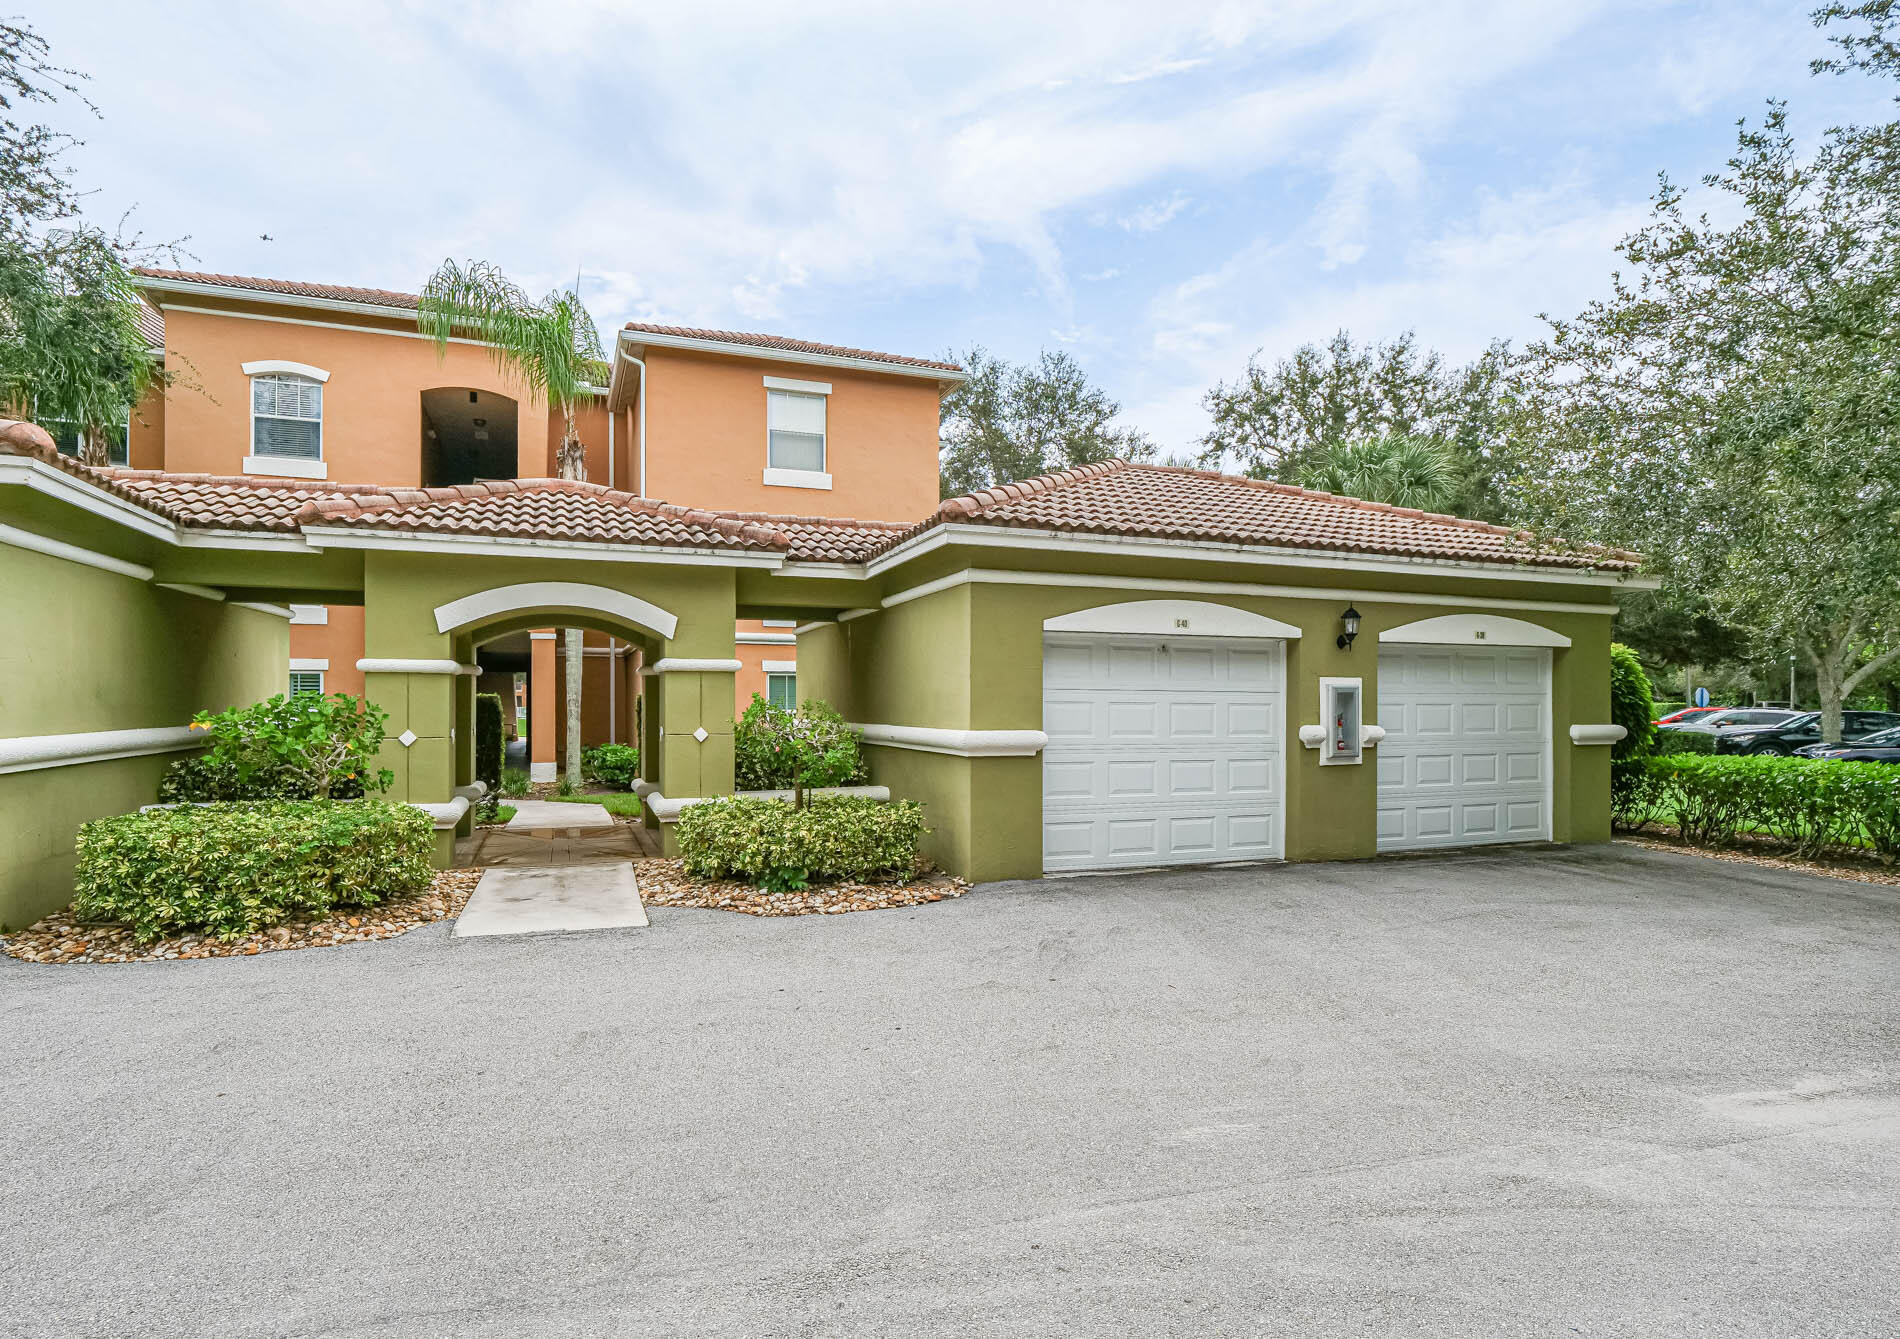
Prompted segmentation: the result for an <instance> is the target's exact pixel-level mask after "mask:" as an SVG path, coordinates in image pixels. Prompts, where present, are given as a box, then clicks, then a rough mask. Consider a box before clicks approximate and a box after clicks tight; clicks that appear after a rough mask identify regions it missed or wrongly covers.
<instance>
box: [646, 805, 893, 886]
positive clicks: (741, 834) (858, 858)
mask: <svg viewBox="0 0 1900 1339" xmlns="http://www.w3.org/2000/svg"><path fill="white" fill-rule="evenodd" d="M923 835H924V807H923V806H922V805H921V804H918V803H917V802H916V801H914V800H903V801H897V802H893V803H889V804H886V803H884V802H882V801H879V800H871V799H866V798H864V797H863V796H857V795H818V796H814V797H812V799H811V800H810V801H809V802H808V803H807V804H806V806H805V807H804V808H803V809H799V808H795V807H794V806H793V805H792V803H791V802H790V801H788V800H759V799H743V798H736V799H730V800H712V801H708V802H706V803H704V804H695V805H690V806H688V807H687V808H686V809H685V810H683V811H682V812H681V813H680V820H679V843H680V853H681V855H682V856H683V857H684V858H685V864H686V872H687V873H688V874H691V875H692V876H693V877H694V878H696V879H748V880H750V881H751V882H753V883H756V884H758V885H759V886H760V887H761V888H764V889H766V890H768V891H771V892H783V891H786V890H789V889H795V888H803V887H804V886H805V885H806V884H807V883H810V882H811V881H813V880H825V879H869V878H874V877H876V876H878V875H891V874H898V875H907V874H909V873H910V871H911V869H912V867H913V866H914V865H915V864H916V862H917V844H918V842H920V841H921V840H922V839H923Z"/></svg>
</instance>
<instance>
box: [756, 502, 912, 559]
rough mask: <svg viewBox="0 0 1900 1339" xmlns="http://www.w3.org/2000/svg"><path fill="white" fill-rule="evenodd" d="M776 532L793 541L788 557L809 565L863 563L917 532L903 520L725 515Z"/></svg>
mask: <svg viewBox="0 0 1900 1339" xmlns="http://www.w3.org/2000/svg"><path fill="white" fill-rule="evenodd" d="M725 514H726V515H727V516H729V517H731V518H732V519H733V520H736V521H748V522H751V523H753V524H755V525H762V526H765V527H767V528H768V529H772V530H776V531H778V532H779V533H780V534H782V535H784V536H785V537H786V538H787V539H789V540H790V541H791V547H790V548H788V549H787V550H786V551H785V556H786V557H787V558H791V559H793V560H795V561H797V562H806V563H855V562H861V561H863V560H864V559H865V558H867V557H869V556H870V555H871V554H873V553H876V552H878V551H879V550H880V549H883V548H885V547H887V546H888V545H890V544H891V543H893V542H895V541H896V540H897V539H898V538H900V537H901V536H903V535H905V534H907V533H909V532H910V531H912V530H914V529H916V526H915V525H914V524H908V523H905V522H901V521H858V520H849V519H841V518H837V517H830V516H778V515H774V514H772V513H770V512H762V511H735V512H727V513H725Z"/></svg>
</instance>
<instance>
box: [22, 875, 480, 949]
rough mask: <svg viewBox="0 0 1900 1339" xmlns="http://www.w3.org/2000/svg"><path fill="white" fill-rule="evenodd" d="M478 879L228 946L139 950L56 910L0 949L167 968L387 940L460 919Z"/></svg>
mask: <svg viewBox="0 0 1900 1339" xmlns="http://www.w3.org/2000/svg"><path fill="white" fill-rule="evenodd" d="M481 877H482V871H481V870H479V869H445V870H438V871H437V872H436V876H435V878H434V880H433V881H431V883H430V884H429V886H428V887H427V888H426V889H424V890H423V891H422V892H420V893H417V894H415V895H414V896H413V897H404V898H398V899H396V900H395V901H392V902H385V903H383V904H382V905H381V906H375V907H344V908H339V909H338V910H337V911H336V912H335V913H334V914H332V915H329V916H325V917H322V918H320V919H317V920H292V921H285V922H284V923H283V924H282V925H275V926H272V927H271V928H270V929H268V930H260V931H258V932H257V933H255V934H248V935H245V936H244V937H243V938H241V939H233V940H230V941H228V942H227V941H225V940H221V939H213V938H210V937H207V936H205V935H197V934H187V935H179V936H178V937H177V938H174V939H159V940H155V941H153V942H152V943H150V944H141V943H139V942H138V941H137V940H136V939H134V938H133V937H132V932H131V930H129V929H127V928H126V927H125V926H122V925H104V924H87V923H84V922H80V921H76V920H73V919H72V917H71V914H70V913H69V912H67V911H56V912H54V913H53V914H52V915H50V916H47V917H44V918H43V919H41V920H39V921H36V922H34V923H33V924H32V925H29V926H28V927H27V928H26V929H24V930H20V931H17V932H14V933H10V934H7V935H5V936H0V950H4V951H5V952H6V953H8V954H10V955H12V956H13V957H16V958H22V959H25V960H26V961H27V962H43V963H105V962H170V961H175V960H177V959H180V958H244V957H252V956H255V955H256V954H259V953H275V952H278V951H280V950H282V949H295V948H329V947H330V946H332V945H335V944H351V943H357V942H360V941H362V940H365V939H393V938H395V937H396V936H397V935H399V934H405V933H407V932H408V931H410V930H413V929H415V928H416V927H417V926H418V925H428V924H430V923H432V922H434V921H441V920H451V919H453V918H454V917H456V916H459V915H460V914H461V912H462V907H463V906H464V905H465V904H466V903H467V902H468V897H469V894H470V893H472V892H474V891H475V885H476V884H477V883H478V882H480V881H481Z"/></svg>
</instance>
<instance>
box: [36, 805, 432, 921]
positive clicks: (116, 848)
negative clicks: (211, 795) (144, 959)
mask: <svg viewBox="0 0 1900 1339" xmlns="http://www.w3.org/2000/svg"><path fill="white" fill-rule="evenodd" d="M434 844H435V825H434V823H433V821H432V820H431V819H430V817H429V815H427V814H426V813H424V812H423V811H422V810H420V809H415V808H412V807H411V806H409V805H406V804H385V803H382V802H381V801H377V800H358V801H353V802H350V803H338V802H336V801H332V800H303V801H279V802H272V803H264V804H209V805H186V806H183V807H180V808H176V809H153V810H150V811H147V812H145V813H138V814H123V815H120V816H118V817H115V818H102V819H97V820H95V821H94V822H91V823H87V824H86V825H85V826H84V827H82V828H80V829H79V866H78V871H77V875H76V888H77V896H76V897H75V898H74V900H73V909H74V911H75V912H76V913H77V914H78V915H79V916H80V918H82V919H84V920H107V921H120V922H123V923H124V924H126V925H128V926H130V927H131V928H132V930H133V932H134V933H135V934H136V935H137V936H138V938H139V940H140V942H142V943H149V942H150V941H152V940H154V939H157V938H159V937H160V936H163V935H171V934H180V933H183V932H185V931H194V930H195V931H202V932H204V933H206V934H211V935H215V936H217V937H218V938H220V939H236V938H238V937H239V936H241V935H245V934H249V933H251V932H252V931H255V930H260V929H263V928H265V927H267V926H271V925H275V924H277V923H278V922H279V921H282V920H286V919H288V918H289V917H291V916H313V917H314V916H321V915H323V914H324V913H326V912H328V911H330V910H331V909H332V908H333V907H339V906H353V907H369V906H375V905H376V904H377V903H379V902H381V901H383V900H384V899H385V898H391V897H400V896H402V895H404V894H406V893H413V892H417V891H420V890H421V889H423V888H425V887H427V886H428V883H429V880H430V878H431V877H432V876H433V872H434V871H433V870H432V869H431V867H430V854H431V851H432V850H433V848H434Z"/></svg>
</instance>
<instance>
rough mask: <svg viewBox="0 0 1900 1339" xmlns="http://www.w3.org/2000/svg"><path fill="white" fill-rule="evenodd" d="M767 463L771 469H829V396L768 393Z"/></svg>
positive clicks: (781, 392) (819, 472) (766, 401)
mask: <svg viewBox="0 0 1900 1339" xmlns="http://www.w3.org/2000/svg"><path fill="white" fill-rule="evenodd" d="M765 415H766V449H765V463H766V466H767V467H768V468H770V469H775V470H799V471H802V472H805V473H809V474H823V473H824V472H825V397H824V396H822V395H807V394H804V393H803V392H799V391H781V390H768V391H766V393H765Z"/></svg>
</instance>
